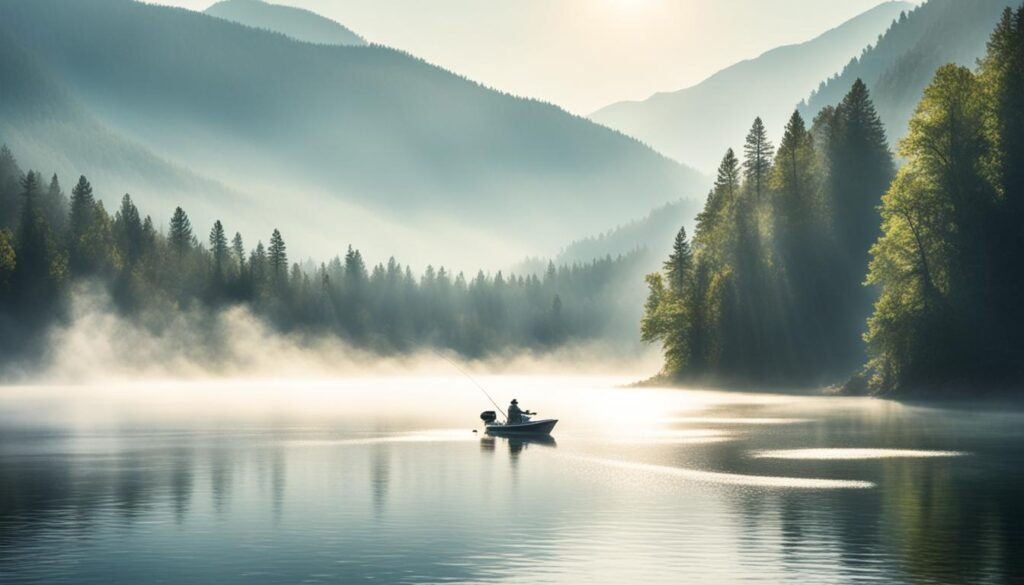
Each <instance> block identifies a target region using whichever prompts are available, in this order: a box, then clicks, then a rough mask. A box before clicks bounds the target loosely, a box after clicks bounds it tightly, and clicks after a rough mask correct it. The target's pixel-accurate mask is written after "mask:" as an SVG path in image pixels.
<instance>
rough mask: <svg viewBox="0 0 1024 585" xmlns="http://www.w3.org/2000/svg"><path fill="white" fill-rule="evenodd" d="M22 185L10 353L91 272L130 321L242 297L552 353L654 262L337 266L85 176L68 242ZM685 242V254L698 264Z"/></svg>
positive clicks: (48, 320)
mask: <svg viewBox="0 0 1024 585" xmlns="http://www.w3.org/2000/svg"><path fill="white" fill-rule="evenodd" d="M0 154H2V153H0ZM8 154H9V151H8ZM11 160H13V156H12V157H11ZM57 184H59V183H57ZM19 191H20V193H19V197H20V199H21V200H22V204H21V205H19V212H20V217H19V221H18V222H17V226H16V227H17V231H16V232H12V231H10V230H6V229H3V230H0V300H2V302H0V324H3V325H4V326H5V327H7V326H10V327H19V329H20V331H21V333H20V334H19V335H18V336H10V338H9V339H0V341H2V342H3V343H0V349H3V350H4V352H5V353H3V354H0V358H5V359H6V358H9V357H11V356H12V351H11V350H12V348H15V349H17V348H19V347H24V348H30V347H35V348H37V349H38V347H40V346H41V345H36V346H31V345H30V344H28V343H26V340H27V339H30V338H34V339H36V342H37V344H42V343H45V340H44V339H45V338H43V337H41V335H40V334H41V333H42V332H44V331H46V329H47V328H48V327H49V326H50V325H52V324H53V323H54V322H55V321H59V320H60V319H61V318H63V316H64V315H65V308H66V300H67V298H68V296H69V292H70V287H71V286H72V284H73V282H74V281H75V280H77V279H89V280H90V281H91V282H93V283H100V284H104V285H106V286H107V287H108V289H109V290H110V292H111V294H112V298H113V299H114V301H115V303H116V306H117V308H118V310H120V311H121V312H123V314H124V315H126V316H128V317H129V318H131V317H136V318H139V319H146V318H148V317H147V316H150V317H151V316H152V315H153V314H166V313H169V312H170V313H173V311H175V310H181V309H187V308H195V307H200V308H202V307H210V308H217V307H220V306H222V305H223V304H225V303H233V304H241V305H244V306H247V307H249V308H250V309H251V310H252V311H253V312H254V313H255V314H256V315H258V316H260V317H262V318H264V319H265V320H266V321H267V322H268V323H270V324H271V325H273V326H274V327H275V328H277V329H279V330H280V331H284V332H296V333H313V334H325V335H335V336H338V337H341V338H343V339H346V340H348V341H350V342H352V343H354V344H357V345H359V346H361V347H365V348H368V349H372V350H376V351H379V352H401V351H411V350H413V349H415V348H417V347H420V346H423V345H430V346H436V347H442V348H449V349H452V350H455V351H458V352H460V353H463V354H465V355H467V356H484V355H487V354H489V353H493V352H498V351H502V350H505V349H509V348H529V349H537V350H543V349H547V348H552V347H556V346H558V345H560V344H564V343H569V342H572V341H578V340H586V339H597V338H599V337H601V336H602V335H603V334H605V333H606V331H607V329H608V328H609V327H611V324H612V322H613V320H614V319H615V316H616V315H617V314H619V313H621V312H622V307H621V306H620V305H621V303H622V301H621V300H620V298H619V297H618V296H617V294H616V292H617V290H618V289H617V288H616V286H617V285H618V283H620V282H622V281H625V280H629V277H627V276H625V275H631V274H632V273H635V272H638V271H639V268H638V267H639V266H642V265H643V264H644V263H645V262H646V261H647V260H646V257H645V255H644V253H642V252H637V253H633V254H630V255H628V256H622V257H619V258H615V259H613V258H611V257H610V256H609V257H606V258H604V259H600V260H595V261H593V262H589V263H586V264H572V265H563V266H555V264H554V263H551V264H549V265H548V267H547V270H546V271H545V273H544V275H543V277H541V276H540V275H533V274H531V275H521V276H519V275H506V274H504V273H502V272H498V273H497V274H494V275H493V276H492V275H488V274H484V273H483V272H480V273H478V274H477V275H476V277H475V278H473V279H472V280H471V281H469V282H467V279H466V277H465V276H464V275H463V274H461V273H459V274H457V275H452V274H451V273H450V272H449V271H448V270H447V269H445V268H443V267H442V268H438V269H435V268H434V267H428V268H427V269H426V270H425V271H424V273H423V275H422V276H421V277H420V278H419V279H417V278H416V277H415V276H414V275H413V272H412V270H411V269H410V268H409V267H408V266H403V265H402V264H401V263H399V262H398V261H397V260H396V259H394V258H391V259H389V260H388V262H386V263H380V264H376V265H374V266H372V267H370V268H368V267H367V264H366V262H365V260H364V259H363V255H362V253H361V252H360V251H359V250H357V249H355V248H353V247H351V246H349V248H348V251H347V252H346V254H345V255H344V257H340V256H336V257H334V258H332V259H331V260H330V261H329V262H325V263H321V264H319V265H316V264H312V263H294V264H291V265H289V263H288V256H287V247H286V245H285V241H284V238H283V236H282V235H281V233H280V231H278V230H276V229H275V230H273V233H272V235H271V237H270V241H269V242H270V243H269V246H264V244H263V243H262V242H258V243H257V245H256V247H255V248H254V249H252V250H251V251H247V250H246V248H245V245H244V240H243V238H242V235H241V234H235V236H234V238H233V239H232V241H231V243H230V244H229V243H228V239H227V231H226V230H225V228H224V225H223V223H222V222H221V221H219V220H218V221H216V222H215V223H214V225H213V226H212V228H211V230H210V237H209V247H208V248H206V247H204V246H201V245H200V244H199V243H198V242H197V241H196V238H195V236H194V233H193V227H192V225H191V222H190V220H189V219H188V215H187V214H186V213H185V211H184V210H183V209H181V208H180V207H179V208H177V209H175V211H174V214H173V216H172V218H171V221H170V225H169V229H168V231H167V235H166V236H164V235H163V234H161V233H160V232H159V231H158V230H157V229H156V228H155V227H154V225H153V222H152V220H151V219H150V218H149V217H148V216H147V217H145V219H142V218H143V215H142V213H140V211H139V209H138V208H137V207H136V205H135V203H134V202H133V201H132V198H131V196H130V195H127V194H126V195H125V196H124V197H123V198H122V199H121V203H120V206H119V207H118V209H117V211H116V213H115V214H114V217H113V218H111V217H110V215H109V214H108V213H107V212H106V210H105V208H104V206H103V204H102V203H100V202H97V201H96V200H95V198H94V196H93V193H92V188H91V186H90V185H89V182H88V180H87V179H86V178H85V177H82V178H80V179H79V181H78V184H77V185H76V186H75V188H74V190H73V191H72V197H71V204H70V207H69V208H68V209H67V210H66V211H65V223H66V225H67V228H66V230H65V233H64V235H63V237H60V238H55V237H53V235H52V231H51V230H50V227H49V225H48V222H47V220H46V218H45V217H44V214H43V213H42V210H41V202H42V201H43V198H44V197H45V195H46V193H45V192H44V191H43V190H42V189H41V187H40V183H39V175H38V174H37V173H34V172H31V173H29V174H27V175H26V176H25V177H24V181H23V182H22V184H21V185H19ZM682 237H683V240H682V244H683V245H682V247H681V248H680V254H679V256H678V258H679V261H680V262H682V263H684V264H685V262H686V258H687V257H688V252H687V249H686V247H685V236H682ZM69 256H70V258H72V259H73V270H72V271H71V272H70V276H71V278H67V274H66V272H67V271H66V268H67V267H66V263H65V259H66V258H68V257H69ZM5 331H6V329H5ZM24 351H25V352H26V353H32V351H35V350H29V349H25V350H24ZM0 361H3V360H0Z"/></svg>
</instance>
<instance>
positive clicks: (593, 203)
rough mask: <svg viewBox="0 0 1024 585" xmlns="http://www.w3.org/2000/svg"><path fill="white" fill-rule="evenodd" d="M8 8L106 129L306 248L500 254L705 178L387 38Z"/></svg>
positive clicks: (580, 231) (82, 8) (53, 3)
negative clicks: (314, 37)
mask: <svg viewBox="0 0 1024 585" xmlns="http://www.w3.org/2000/svg"><path fill="white" fill-rule="evenodd" d="M0 13H2V14H3V16H4V18H3V19H0V34H6V35H7V36H8V37H9V38H10V39H11V41H12V42H13V43H16V44H17V46H18V47H19V48H20V50H22V51H24V52H25V53H27V54H29V55H31V56H32V58H33V59H35V60H36V61H38V62H39V63H40V64H41V65H42V66H44V67H46V69H47V70H48V71H50V72H52V74H53V75H54V76H55V77H56V78H57V79H59V81H60V82H61V83H62V84H63V86H64V87H66V88H67V89H68V91H69V92H71V93H72V94H73V95H74V97H75V99H76V100H77V101H78V102H80V103H81V104H83V106H84V107H85V108H87V109H88V110H89V111H90V112H91V114H92V115H94V116H96V117H97V119H99V120H100V121H101V122H102V123H103V124H104V125H105V126H107V127H109V128H111V129H112V130H113V131H114V132H117V133H119V134H120V135H122V136H125V137H126V138H129V139H131V140H132V141H134V142H137V143H139V144H141V145H143V146H145V147H146V148H149V149H151V150H152V151H153V152H155V153H157V154H159V155H160V156H161V157H165V158H166V159H168V160H170V161H172V162H174V163H175V164H177V165H179V166H183V167H186V168H188V169H189V170H190V171H191V172H194V173H197V174H199V175H202V176H206V177H211V178H214V179H216V180H218V181H221V182H223V183H225V184H227V185H229V186H230V187H232V188H233V189H234V190H236V191H240V192H245V193H247V194H248V195H249V196H250V199H251V200H252V201H253V205H257V206H258V207H259V209H258V210H256V211H258V212H259V213H261V214H262V215H263V216H264V220H265V224H266V225H265V226H264V229H265V231H269V229H270V228H271V227H275V226H278V227H281V229H282V231H283V232H284V233H285V235H286V236H287V237H288V238H289V244H290V245H292V246H293V249H296V250H302V251H303V252H304V253H315V254H321V253H323V252H325V251H331V252H334V251H338V250H339V249H341V248H342V246H344V244H345V243H347V242H352V243H355V244H357V245H360V246H361V247H363V248H364V249H376V250H378V251H379V252H378V253H381V254H397V255H399V256H401V257H402V258H404V259H406V261H407V262H417V263H418V262H421V261H426V260H429V259H431V257H432V259H433V261H434V262H437V261H438V257H439V256H440V258H441V259H445V258H446V256H444V255H442V254H448V253H450V254H451V255H452V256H451V257H447V258H454V257H455V256H458V257H459V258H461V259H464V260H466V261H467V262H472V263H478V262H481V261H484V260H486V261H487V264H484V265H493V264H497V263H500V262H502V261H503V260H512V259H514V258H520V257H522V256H523V255H527V254H531V253H538V252H542V251H544V250H548V249H551V248H552V247H555V246H558V245H560V244H562V243H564V242H565V241H571V240H572V239H575V238H579V237H583V236H585V235H588V234H592V233H596V232H598V231H600V230H602V229H606V227H607V226H609V225H615V224H617V223H619V222H620V221H621V218H623V217H631V216H635V215H636V213H637V211H638V210H644V209H651V208H654V207H656V206H658V205H662V204H664V203H666V202H668V201H673V200H677V199H679V198H680V197H686V198H694V197H700V196H702V194H703V193H704V192H705V190H706V187H707V179H706V177H704V176H703V175H701V174H699V173H697V172H695V171H693V170H692V169H688V168H686V167H684V166H682V165H679V164H677V163H675V162H673V161H671V160H669V159H667V158H665V157H664V156H662V155H660V154H659V153H657V152H655V151H653V150H652V149H650V148H648V147H647V146H644V145H643V144H641V143H639V142H638V141H636V140H634V139H632V138H630V137H627V136H624V135H622V134H620V133H618V132H615V131H612V130H609V129H607V128H604V127H602V126H600V125H597V124H594V123H592V122H590V121H589V120H586V119H584V118H580V117H577V116H573V115H571V114H569V113H567V112H565V111H563V110H561V109H559V108H557V107H555V106H553V105H550V104H545V103H541V102H538V101H534V100H529V99H521V98H517V97H514V96H510V95H506V94H503V93H499V92H496V91H493V90H491V89H488V88H486V87H483V86H481V85H479V84H477V83H474V82H472V81H469V80H467V79H464V78H462V77H459V76H457V75H455V74H453V73H450V72H448V71H445V70H443V69H441V68H439V67H435V66H433V65H430V64H428V63H425V62H423V61H421V60H419V59H416V58H414V57H412V56H410V55H408V54H405V53H402V52H399V51H396V50H392V49H389V48H385V47H378V46H368V47H345V46H326V45H313V44H309V43H302V42H296V41H294V40H291V39H289V38H287V37H284V36H282V35H279V34H275V33H271V32H268V31H262V30H258V29H253V28H249V27H245V26H240V25H237V24H234V23H230V22H227V21H225V20H223V19H220V18H214V17H211V16H209V15H204V14H201V13H196V12H191V11H187V10H183V9H177V8H168V7H162V6H154V5H147V4H141V3H136V2H131V1H129V0H78V1H76V2H64V1H62V0H0ZM60 147H61V145H59V144H55V145H53V148H54V149H55V150H58V151H59V149H60ZM234 212H235V209H234V208H233V207H226V208H225V217H224V219H226V220H227V219H229V218H230V217H232V214H233V213H234Z"/></svg>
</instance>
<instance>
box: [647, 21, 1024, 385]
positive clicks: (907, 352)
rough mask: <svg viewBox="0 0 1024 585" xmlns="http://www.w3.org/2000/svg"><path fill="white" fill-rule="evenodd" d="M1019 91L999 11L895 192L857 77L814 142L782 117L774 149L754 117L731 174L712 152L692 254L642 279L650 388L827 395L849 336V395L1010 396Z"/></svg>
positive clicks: (1021, 244)
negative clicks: (655, 376)
mask: <svg viewBox="0 0 1024 585" xmlns="http://www.w3.org/2000/svg"><path fill="white" fill-rule="evenodd" d="M1021 80H1024V7H1022V8H1020V9H1017V10H1016V11H1012V10H1010V9H1006V10H1005V11H1004V12H1003V15H1002V17H1001V20H999V24H998V26H997V27H996V29H995V31H994V32H993V33H992V34H991V37H990V40H989V42H988V48H987V53H986V55H985V56H984V59H983V60H982V61H981V62H980V65H979V67H978V69H977V70H976V71H972V70H971V69H970V68H967V67H964V66H961V65H957V64H947V65H944V66H942V67H940V68H939V69H938V71H937V72H936V74H935V75H934V77H933V79H932V81H931V83H930V84H929V85H928V87H927V88H926V90H925V92H924V97H923V99H922V100H921V101H920V103H919V104H918V105H917V108H916V111H915V113H914V116H913V117H912V118H911V120H910V125H909V128H910V130H909V133H908V134H907V136H906V137H905V138H904V139H903V140H901V141H900V146H899V152H898V154H899V155H900V156H901V157H903V159H905V161H906V164H904V165H903V166H902V167H901V168H900V169H899V171H898V173H896V174H895V178H894V180H892V179H893V173H894V168H893V163H892V159H891V155H890V153H889V151H888V149H887V140H886V136H885V131H884V128H883V125H882V122H881V120H880V118H879V116H878V114H877V113H876V112H875V109H874V107H873V105H872V102H871V100H870V99H869V92H868V89H867V87H866V85H865V84H864V83H862V82H861V81H860V80H856V81H855V82H854V83H853V86H852V89H850V91H849V92H848V93H847V95H846V97H844V98H843V100H842V101H841V102H840V103H839V104H838V105H837V106H836V107H834V108H833V107H826V108H824V109H823V110H822V111H821V112H820V113H819V114H818V115H817V117H816V118H815V120H814V123H813V125H812V126H811V128H810V129H808V128H807V127H806V125H805V123H804V120H803V118H802V117H801V115H800V113H799V112H797V113H794V114H793V117H792V119H791V120H790V123H789V124H788V125H787V127H786V132H785V135H784V137H783V140H782V143H781V144H780V146H779V149H778V151H777V152H776V151H774V150H773V148H772V146H771V144H769V143H767V141H766V140H765V138H764V129H763V126H762V125H761V123H760V120H757V121H755V124H754V127H753V129H752V130H751V132H750V134H749V135H748V137H747V141H746V145H745V147H744V152H743V160H742V162H741V161H740V160H739V159H738V158H737V157H736V156H735V155H734V154H733V153H732V151H729V152H728V153H727V154H726V157H725V159H724V160H723V162H722V165H721V167H720V169H719V174H718V179H717V181H716V183H715V187H714V189H713V190H712V192H711V194H710V195H709V197H708V200H707V203H706V205H705V208H704V211H703V212H702V213H701V215H700V216H699V217H698V220H697V228H696V233H695V234H694V237H693V239H692V241H691V240H689V239H687V237H686V233H685V231H680V232H679V234H678V236H677V238H676V241H675V247H674V250H673V252H672V254H671V255H670V257H669V259H668V261H667V262H666V263H665V267H664V272H663V273H654V274H651V275H649V276H648V284H649V287H650V295H649V298H648V301H647V306H646V308H645V315H644V319H643V324H642V327H643V335H644V339H645V340H647V341H651V342H660V343H661V344H662V345H663V347H664V350H665V358H666V361H665V369H664V375H665V376H666V377H668V378H671V379H675V380H692V379H702V378H703V379H710V380H714V381H717V382H720V383H723V382H724V383H728V382H732V381H742V382H745V383H759V384H775V385H786V384H806V383H822V382H828V381H841V380H842V379H843V377H844V374H846V375H849V374H852V373H855V372H856V371H857V370H860V369H861V368H862V367H864V366H862V364H863V363H864V359H863V358H862V357H861V356H863V352H864V348H865V346H864V345H863V343H862V339H863V341H866V349H867V352H868V354H869V356H868V358H867V360H866V363H867V365H866V367H864V370H863V372H864V373H863V374H860V375H857V376H856V377H855V379H854V382H856V381H857V380H858V379H859V380H865V379H866V380H867V383H868V384H869V385H870V388H871V389H873V390H874V391H877V392H886V393H898V394H901V395H908V394H921V395H928V396H936V395H947V394H948V395H956V396H977V395H979V394H983V393H986V392H991V391H994V390H1010V391H1011V392H1019V389H1020V385H1021V383H1022V381H1024V363H1022V362H1021V360H1020V356H1021V353H1022V351H1024V344H1022V342H1021V337H1020V331H1021V329H1022V327H1024V309H1022V306H1021V303H1020V299H1021V293H1022V292H1024V236H1022V234H1024V232H1022V231H1021V225H1024V83H1022V82H1021ZM882 192H885V194H884V197H883V198H882V205H881V206H880V209H881V217H879V216H878V208H877V204H878V197H879V195H880V194H881V193H882ZM869 247H870V256H869V255H868V251H869ZM865 274H867V277H866V280H867V286H862V285H861V282H862V281H863V280H865V276H864V275H865ZM876 297H877V298H876ZM873 298H875V302H874V304H873V308H872V307H871V306H870V304H869V303H870V301H871V300H872V299H873ZM869 313H870V318H869V319H868V320H867V321H866V322H865V319H864V317H865V316H866V315H868V314H869ZM865 331H866V333H865ZM856 386H857V384H851V385H850V386H848V387H849V388H854V387H856Z"/></svg>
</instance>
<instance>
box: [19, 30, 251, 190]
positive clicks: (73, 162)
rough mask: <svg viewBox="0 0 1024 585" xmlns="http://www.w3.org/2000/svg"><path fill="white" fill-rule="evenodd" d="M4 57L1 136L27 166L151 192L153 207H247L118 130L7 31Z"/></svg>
mask: <svg viewBox="0 0 1024 585" xmlns="http://www.w3.org/2000/svg"><path fill="white" fill-rule="evenodd" d="M0 55H3V58H0V137H2V138H3V140H4V141H5V142H6V143H7V144H8V146H9V147H10V148H12V149H13V150H15V151H16V152H18V153H19V157H20V159H21V161H22V162H23V164H27V165H32V166H39V165H45V168H48V169H51V170H53V171H55V172H58V173H60V174H62V175H65V176H68V175H71V174H73V173H75V172H76V171H80V170H82V169H86V168H88V169H91V170H92V172H93V176H94V178H95V180H96V181H95V182H96V184H97V187H98V189H100V190H101V191H107V190H108V189H109V190H111V191H112V190H113V189H114V188H117V189H124V190H130V191H133V192H142V193H146V201H147V202H149V203H152V204H160V203H164V204H167V205H171V204H172V203H173V202H182V203H187V204H190V205H193V206H195V207H197V208H198V207H205V206H206V205H207V204H208V203H209V201H210V200H220V201H221V202H222V204H223V205H228V206H242V198H241V197H240V196H239V195H237V194H236V193H232V192H230V191H229V190H227V189H225V188H224V187H223V186H221V185H219V184H217V183H215V182H213V181H210V180H206V179H204V178H202V177H199V176H197V175H196V174H194V173H192V172H189V171H187V170H185V169H183V168H181V167H178V166H176V165H173V164H171V163H169V162H168V161H167V160H165V159H163V158H161V157H159V156H157V155H156V154H155V153H154V152H153V151H152V150H150V149H148V148H146V147H144V146H142V145H141V144H139V143H137V142H134V141H131V140H129V139H126V138H125V137H124V136H122V135H120V134H118V133H116V132H114V131H113V130H111V129H110V128H109V127H108V126H106V125H105V124H103V123H102V122H101V121H100V120H98V119H97V118H96V116H94V115H93V114H92V113H91V112H90V111H89V110H88V108H86V107H84V106H83V105H82V104H81V103H80V102H79V101H78V100H77V99H75V97H74V96H73V95H72V94H71V92H69V91H68V90H67V88H66V87H64V85H63V84H62V83H61V82H60V81H59V80H57V79H55V78H54V76H53V75H52V74H51V72H50V71H48V70H47V69H46V68H45V67H44V66H43V65H42V64H41V63H40V62H39V60H38V59H36V58H34V57H33V56H31V55H30V54H28V53H26V52H25V51H24V50H22V49H21V48H20V47H18V46H17V45H15V44H14V43H12V42H11V41H10V39H9V38H8V37H7V35H6V34H4V33H3V32H2V31H0ZM54 145H59V150H57V149H56V148H55V147H54ZM114 193H116V191H115V192H114ZM242 207H243V208H244V207H247V206H242Z"/></svg>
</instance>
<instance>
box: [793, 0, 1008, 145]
mask: <svg viewBox="0 0 1024 585" xmlns="http://www.w3.org/2000/svg"><path fill="white" fill-rule="evenodd" d="M1019 4H1020V0H971V1H970V2H963V1H962V0H929V2H927V3H925V4H923V5H921V6H919V7H918V8H916V9H915V10H913V11H912V12H909V13H908V14H907V15H906V16H905V17H903V18H901V19H900V20H899V21H898V22H897V23H896V24H895V25H893V27H892V28H891V29H889V31H887V32H886V34H885V35H884V36H883V37H882V38H881V39H880V40H879V41H878V43H877V44H876V45H875V46H874V47H872V48H870V49H868V50H867V51H865V52H864V54H863V55H861V57H860V58H857V59H854V60H853V61H851V62H850V63H849V64H848V65H847V66H846V68H844V69H843V71H842V72H841V73H840V74H839V75H838V76H836V77H833V78H831V79H829V80H828V81H827V82H824V83H822V84H821V86H820V87H819V89H818V90H817V91H816V92H814V93H813V94H812V95H811V97H810V98H809V99H808V100H807V101H806V103H804V104H801V106H800V109H801V111H802V112H803V113H804V114H805V115H808V116H813V115H814V114H815V113H817V112H818V111H820V110H821V108H822V107H824V106H826V105H835V104H836V103H838V102H839V101H840V100H842V98H843V95H844V94H845V93H846V92H847V91H849V89H850V86H851V85H853V82H854V81H855V80H856V79H857V78H860V79H862V80H863V81H864V83H866V84H867V85H868V88H869V89H870V90H871V97H872V99H873V100H874V102H875V107H876V108H877V109H878V113H879V114H880V115H881V116H882V121H883V122H884V123H885V126H886V129H887V131H888V133H889V138H890V140H892V141H893V142H895V141H896V140H898V139H899V138H900V137H902V136H903V135H904V134H906V131H907V124H908V122H909V121H910V117H911V115H912V114H913V112H914V108H915V107H916V106H917V103H918V102H919V101H920V99H921V96H922V94H923V93H924V88H925V87H926V86H927V85H928V84H929V83H930V82H931V80H932V77H933V76H934V75H935V71H936V70H937V69H938V68H939V66H941V65H944V64H946V63H959V64H961V65H967V66H970V67H974V65H975V62H976V61H977V60H978V59H979V58H980V57H981V56H982V55H983V54H984V53H985V44H986V43H987V42H988V38H989V35H991V34H992V30H993V29H994V28H995V25H996V22H998V20H999V15H1000V14H1001V13H1002V11H1003V9H1004V8H1006V7H1009V6H1016V5H1019Z"/></svg>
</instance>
